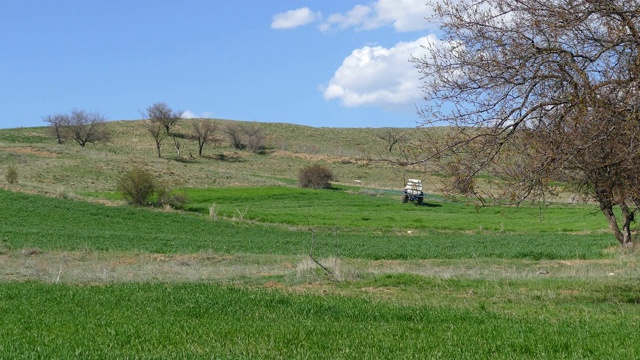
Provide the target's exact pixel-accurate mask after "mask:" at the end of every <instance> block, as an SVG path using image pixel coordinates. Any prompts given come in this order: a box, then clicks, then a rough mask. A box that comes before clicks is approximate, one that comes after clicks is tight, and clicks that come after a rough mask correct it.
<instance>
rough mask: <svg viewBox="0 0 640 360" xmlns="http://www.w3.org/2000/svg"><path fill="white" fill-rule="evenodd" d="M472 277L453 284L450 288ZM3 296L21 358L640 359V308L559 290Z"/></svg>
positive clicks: (127, 291) (55, 288)
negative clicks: (370, 296)
mask: <svg viewBox="0 0 640 360" xmlns="http://www.w3.org/2000/svg"><path fill="white" fill-rule="evenodd" d="M470 285H471V286H473V285H474V284H472V283H469V282H467V283H463V284H456V282H451V284H450V287H452V288H453V289H452V290H454V291H455V290H459V289H458V288H459V287H468V286H470ZM476 285H478V284H476ZM501 286H502V287H503V286H505V285H504V284H499V283H498V284H497V287H501ZM0 299H2V300H1V301H0V311H2V313H3V317H2V319H1V320H0V324H1V325H2V334H1V335H0V352H1V353H2V354H11V357H12V358H79V357H81V358H86V359H89V358H96V359H97V358H260V359H275V358H277V359H301V358H308V359H309V358H310V359H327V358H332V359H352V358H363V359H374V358H375V359H398V358H402V359H425V358H426V359H429V358H434V359H435V358H449V359H453V358H457V359H460V358H465V359H483V358H497V359H513V358H554V359H582V358H636V357H638V355H640V351H639V347H638V343H637V328H638V326H639V325H640V324H639V316H640V310H638V308H637V305H631V304H624V303H623V304H615V303H607V302H604V303H600V302H597V301H596V302H594V303H591V304H590V305H588V306H583V305H580V304H579V303H575V302H566V299H563V298H559V299H553V298H551V299H548V300H550V301H548V302H546V303H543V302H536V303H533V304H522V305H508V304H498V305H494V304H488V303H484V302H480V303H479V304H478V303H476V304H472V305H470V306H466V307H459V306H453V307H452V306H433V305H400V304H393V303H378V302H372V301H369V300H366V299H358V298H352V297H339V296H317V295H304V294H296V295H292V294H284V293H281V292H276V291H268V290H247V289H238V288H230V287H219V286H214V285H207V284H177V285H167V284H118V285H109V286H106V287H96V286H91V287H77V286H61V285H46V284H41V283H4V284H1V285H0ZM591 300H597V299H591ZM585 304H586V303H585Z"/></svg>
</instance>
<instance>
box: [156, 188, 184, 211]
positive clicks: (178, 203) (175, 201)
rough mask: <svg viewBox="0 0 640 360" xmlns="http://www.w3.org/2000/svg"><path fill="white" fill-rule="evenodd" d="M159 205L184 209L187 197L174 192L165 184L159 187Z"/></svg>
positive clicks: (157, 192)
mask: <svg viewBox="0 0 640 360" xmlns="http://www.w3.org/2000/svg"><path fill="white" fill-rule="evenodd" d="M156 194H157V201H156V202H157V205H158V206H162V207H170V208H174V209H184V204H186V203H187V197H186V196H185V195H183V194H174V193H173V192H172V191H171V190H170V189H167V188H166V187H164V186H160V187H158V188H157V191H156Z"/></svg>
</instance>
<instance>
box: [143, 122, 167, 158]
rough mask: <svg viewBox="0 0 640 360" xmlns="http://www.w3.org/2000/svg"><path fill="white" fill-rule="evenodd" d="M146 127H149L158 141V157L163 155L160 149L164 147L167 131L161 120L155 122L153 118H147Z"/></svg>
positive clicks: (154, 138)
mask: <svg viewBox="0 0 640 360" xmlns="http://www.w3.org/2000/svg"><path fill="white" fill-rule="evenodd" d="M144 127H145V128H146V129H147V131H148V132H149V134H151V137H153V140H154V141H155V143H156V152H157V153H158V157H159V158H160V157H162V154H161V152H160V149H161V148H162V143H163V142H164V140H165V139H166V137H167V132H166V131H165V128H164V126H163V125H162V124H161V123H159V122H154V121H151V120H147V121H145V122H144Z"/></svg>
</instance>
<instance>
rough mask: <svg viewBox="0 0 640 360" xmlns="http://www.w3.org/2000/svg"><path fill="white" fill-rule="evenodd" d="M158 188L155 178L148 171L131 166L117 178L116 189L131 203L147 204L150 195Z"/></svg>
mask: <svg viewBox="0 0 640 360" xmlns="http://www.w3.org/2000/svg"><path fill="white" fill-rule="evenodd" d="M157 188H158V185H157V182H156V179H155V178H154V177H153V174H151V173H150V172H149V171H147V170H145V169H140V168H139V167H133V169H131V171H129V172H127V173H125V174H124V175H122V177H120V179H118V191H120V192H121V193H122V194H124V196H125V198H127V200H129V201H130V202H131V203H132V204H133V205H136V206H145V205H149V203H150V199H151V195H153V193H154V192H155V191H156V189H157Z"/></svg>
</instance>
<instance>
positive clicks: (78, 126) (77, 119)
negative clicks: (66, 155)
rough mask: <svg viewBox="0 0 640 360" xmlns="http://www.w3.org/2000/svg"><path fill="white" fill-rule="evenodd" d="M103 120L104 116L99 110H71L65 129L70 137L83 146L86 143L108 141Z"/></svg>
mask: <svg viewBox="0 0 640 360" xmlns="http://www.w3.org/2000/svg"><path fill="white" fill-rule="evenodd" d="M105 121H106V118H105V116H104V115H102V114H101V113H99V112H87V111H84V110H73V111H72V112H71V116H69V123H68V125H67V129H68V131H69V133H70V136H71V138H72V139H73V140H75V141H76V142H77V143H78V144H79V145H80V146H82V147H85V145H86V144H88V143H92V144H93V143H95V142H98V141H109V139H110V134H109V131H108V129H107V127H106V125H105Z"/></svg>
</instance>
